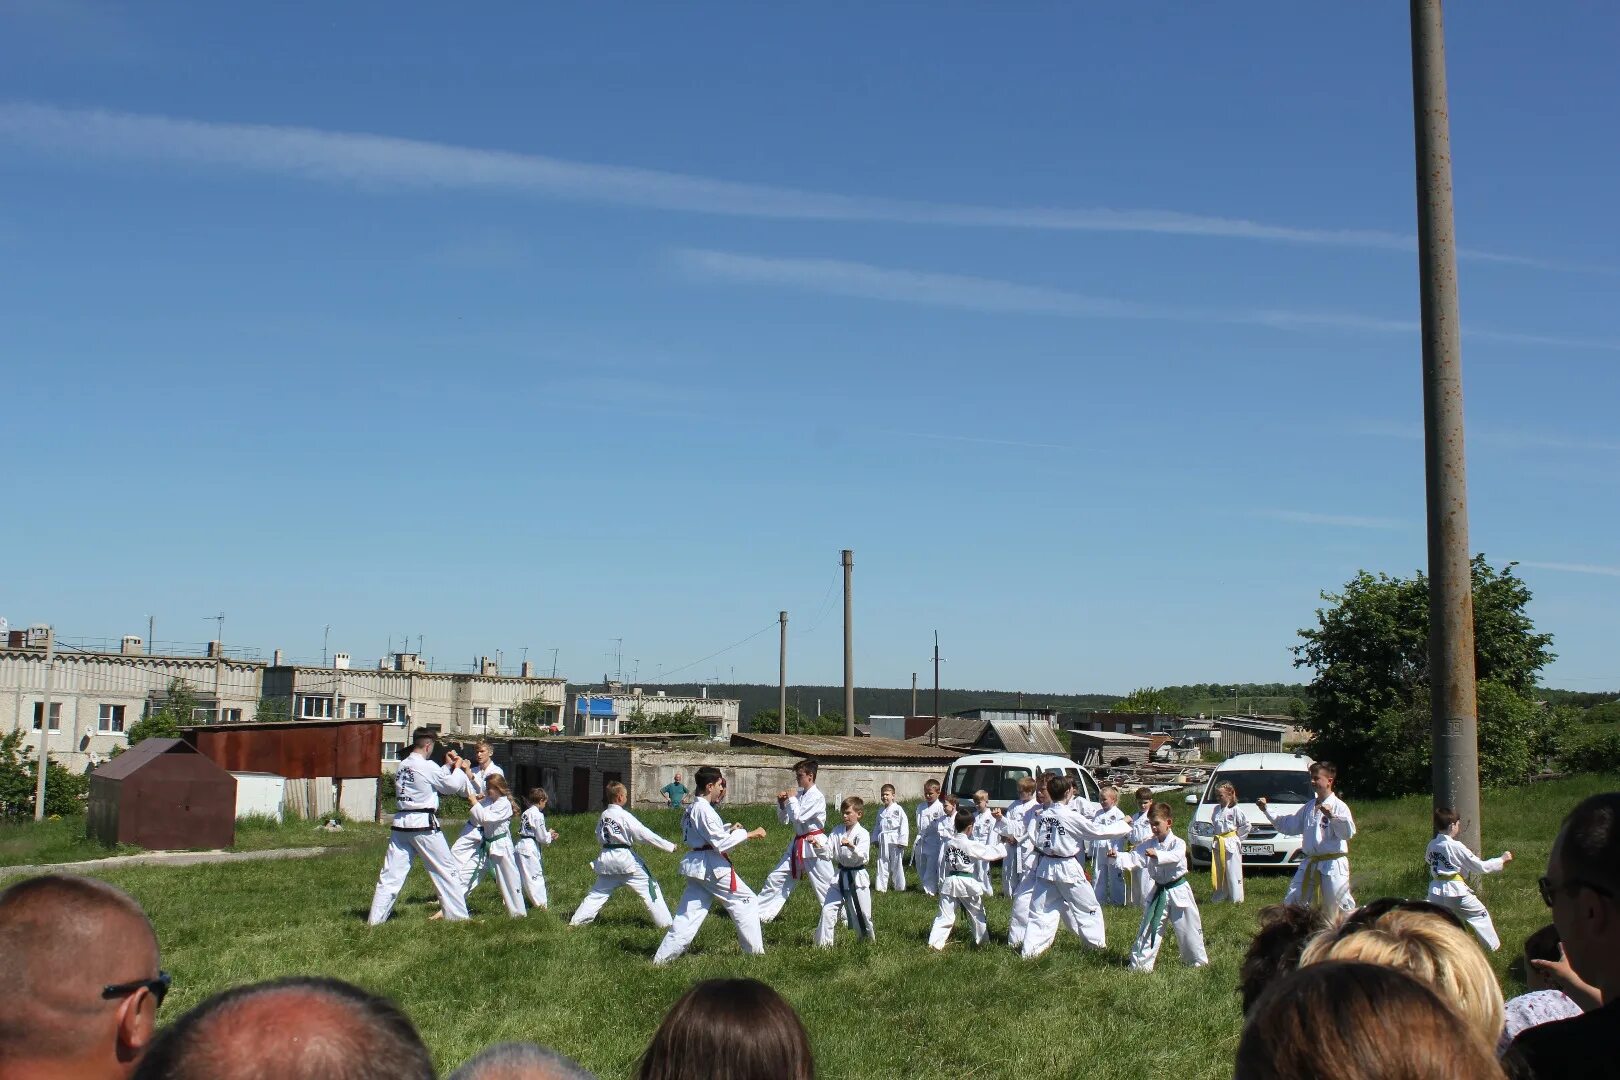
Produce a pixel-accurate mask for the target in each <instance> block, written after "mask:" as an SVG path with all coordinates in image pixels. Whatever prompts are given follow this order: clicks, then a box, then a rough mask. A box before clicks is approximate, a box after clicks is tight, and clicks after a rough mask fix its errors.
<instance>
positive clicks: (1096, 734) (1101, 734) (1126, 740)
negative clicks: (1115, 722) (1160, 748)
mask: <svg viewBox="0 0 1620 1080" xmlns="http://www.w3.org/2000/svg"><path fill="white" fill-rule="evenodd" d="M1069 736H1070V738H1071V739H1079V740H1080V741H1081V742H1099V743H1122V744H1125V745H1127V746H1129V745H1132V744H1135V743H1142V744H1146V743H1148V742H1151V741H1152V740H1150V739H1149V738H1148V737H1147V736H1146V735H1129V734H1127V733H1125V732H1123V731H1071V732H1069Z"/></svg>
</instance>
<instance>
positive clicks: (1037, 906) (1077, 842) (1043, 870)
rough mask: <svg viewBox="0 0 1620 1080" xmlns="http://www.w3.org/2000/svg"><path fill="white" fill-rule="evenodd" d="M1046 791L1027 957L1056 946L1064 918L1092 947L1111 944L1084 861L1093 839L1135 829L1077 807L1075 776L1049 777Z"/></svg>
mask: <svg viewBox="0 0 1620 1080" xmlns="http://www.w3.org/2000/svg"><path fill="white" fill-rule="evenodd" d="M1046 793H1047V794H1048V795H1050V796H1051V797H1052V805H1051V806H1048V807H1047V808H1046V809H1045V810H1043V811H1041V816H1040V817H1039V818H1037V819H1036V820H1035V859H1036V863H1035V878H1036V880H1035V895H1034V896H1033V897H1032V898H1031V900H1030V908H1029V926H1028V928H1027V929H1026V930H1025V932H1024V945H1023V949H1022V950H1021V952H1022V955H1023V957H1024V959H1026V960H1030V959H1033V958H1035V957H1037V956H1039V955H1041V954H1042V953H1043V952H1045V951H1046V950H1047V949H1050V948H1051V947H1052V942H1053V941H1055V940H1057V931H1058V923H1059V921H1060V920H1061V921H1062V922H1063V923H1064V924H1065V925H1067V926H1068V928H1069V929H1070V930H1073V931H1074V932H1075V934H1077V935H1078V936H1079V937H1080V938H1081V940H1083V941H1084V942H1085V943H1086V944H1087V945H1089V946H1091V947H1092V948H1094V949H1101V948H1103V947H1104V946H1105V945H1106V944H1107V930H1106V928H1105V927H1104V925H1103V915H1102V908H1101V907H1100V906H1099V905H1098V904H1097V896H1096V894H1095V893H1093V892H1092V891H1091V883H1090V882H1089V881H1087V880H1086V868H1085V864H1084V863H1083V862H1082V861H1081V860H1082V857H1083V856H1084V854H1085V846H1086V844H1088V843H1089V842H1091V841H1093V840H1112V839H1113V838H1114V837H1116V836H1125V835H1126V834H1127V833H1129V832H1130V831H1131V828H1130V826H1129V825H1128V824H1127V823H1125V822H1123V821H1121V822H1118V823H1116V824H1113V825H1097V824H1095V823H1093V822H1092V821H1091V819H1090V818H1088V817H1087V816H1086V815H1085V814H1084V813H1083V812H1082V811H1081V810H1080V809H1079V807H1078V806H1076V805H1075V799H1074V779H1073V778H1072V777H1068V776H1062V775H1059V774H1053V775H1052V776H1049V777H1047V781H1046Z"/></svg>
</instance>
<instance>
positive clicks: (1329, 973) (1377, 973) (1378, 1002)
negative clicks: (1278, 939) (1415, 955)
mask: <svg viewBox="0 0 1620 1080" xmlns="http://www.w3.org/2000/svg"><path fill="white" fill-rule="evenodd" d="M1492 1045H1494V1040H1493V1042H1491V1043H1486V1044H1483V1045H1481V1044H1480V1042H1479V1040H1478V1039H1475V1038H1473V1037H1472V1033H1471V1032H1469V1031H1468V1030H1467V1029H1466V1028H1464V1027H1462V1026H1461V1025H1459V1024H1458V1023H1457V1020H1456V1017H1455V1016H1454V1015H1453V1014H1452V1011H1451V1009H1450V1008H1448V1007H1447V1006H1446V1003H1445V1002H1444V1001H1442V1000H1440V997H1439V995H1437V994H1436V993H1435V992H1434V991H1433V990H1431V989H1429V987H1427V986H1425V985H1424V984H1423V983H1422V982H1420V981H1419V980H1417V979H1415V978H1413V977H1412V976H1410V975H1408V974H1406V973H1405V972H1403V971H1399V970H1396V969H1395V968H1392V967H1388V966H1385V965H1381V964H1358V963H1345V962H1332V963H1324V964H1316V965H1313V966H1310V967H1302V968H1300V969H1299V970H1298V971H1295V972H1293V973H1292V974H1289V975H1287V976H1285V977H1284V978H1282V979H1280V980H1279V981H1277V982H1275V983H1273V984H1272V985H1271V987H1270V988H1268V989H1267V990H1266V992H1265V993H1264V994H1261V995H1260V1000H1259V1001H1258V1002H1256V1003H1255V1007H1254V1011H1253V1012H1252V1013H1251V1014H1250V1015H1249V1018H1248V1021H1247V1022H1246V1023H1245V1024H1244V1027H1243V1037H1242V1038H1241V1039H1240V1040H1239V1042H1238V1051H1237V1063H1236V1067H1235V1068H1234V1070H1233V1078H1234V1080H1502V1078H1503V1074H1502V1070H1501V1068H1500V1067H1499V1066H1498V1065H1497V1064H1496V1056H1495V1055H1494V1054H1493V1053H1492V1052H1491V1049H1490V1048H1491V1046H1492Z"/></svg>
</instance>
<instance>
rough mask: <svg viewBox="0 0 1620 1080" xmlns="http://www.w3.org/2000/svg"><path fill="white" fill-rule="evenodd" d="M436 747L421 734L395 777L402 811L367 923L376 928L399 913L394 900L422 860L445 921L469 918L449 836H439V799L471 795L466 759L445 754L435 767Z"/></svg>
mask: <svg viewBox="0 0 1620 1080" xmlns="http://www.w3.org/2000/svg"><path fill="white" fill-rule="evenodd" d="M433 742H434V739H433V736H432V735H418V736H417V737H416V742H415V744H414V745H412V747H411V752H410V754H409V755H408V756H407V757H406V758H405V760H404V761H402V762H400V763H399V772H398V773H396V774H395V783H396V785H397V791H398V804H399V808H398V810H396V811H395V813H394V827H393V831H391V832H390V833H389V834H388V854H387V855H385V856H383V865H382V873H380V874H378V875H377V891H376V892H374V893H373V894H372V896H371V915H370V917H369V918H367V919H366V921H367V922H368V923H369V924H370V925H372V926H376V925H378V924H379V923H382V922H384V921H386V920H387V918H388V913H389V912H391V911H393V910H394V901H395V900H397V899H398V898H399V890H400V888H401V886H403V885H404V884H405V878H406V875H408V874H409V873H410V872H411V862H412V861H413V860H414V859H416V858H417V856H421V859H422V861H423V862H424V863H426V864H427V871H428V877H430V878H431V879H433V888H434V889H435V890H437V892H438V894H439V903H440V904H441V905H442V907H443V910H444V917H445V918H446V919H448V920H450V921H452V922H458V921H460V920H462V919H465V918H466V917H467V898H466V896H465V895H464V894H463V893H462V890H461V875H460V874H459V873H458V872H457V867H456V862H455V859H453V858H452V857H451V855H450V846H449V845H448V844H446V843H445V842H444V833H442V832H440V831H439V813H438V811H439V796H440V795H465V794H466V793H467V779H466V775H465V774H464V773H463V772H462V771H461V769H460V765H461V758H460V757H458V756H457V755H456V753H455V751H453V750H452V751H451V752H450V753H448V754H446V755H445V764H443V765H437V764H435V763H434V761H433V757H432V755H433Z"/></svg>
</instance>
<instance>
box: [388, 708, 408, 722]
mask: <svg viewBox="0 0 1620 1080" xmlns="http://www.w3.org/2000/svg"><path fill="white" fill-rule="evenodd" d="M382 718H383V723H385V724H401V725H403V724H404V723H405V722H406V721H407V720H408V719H409V718H408V717H407V716H406V715H405V706H403V705H384V706H383V707H382Z"/></svg>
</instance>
